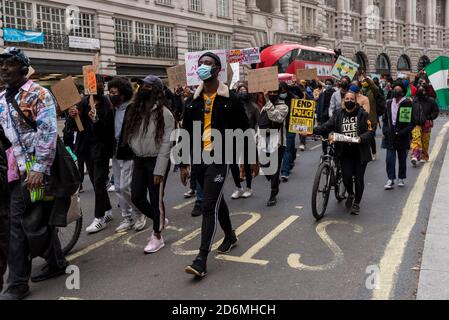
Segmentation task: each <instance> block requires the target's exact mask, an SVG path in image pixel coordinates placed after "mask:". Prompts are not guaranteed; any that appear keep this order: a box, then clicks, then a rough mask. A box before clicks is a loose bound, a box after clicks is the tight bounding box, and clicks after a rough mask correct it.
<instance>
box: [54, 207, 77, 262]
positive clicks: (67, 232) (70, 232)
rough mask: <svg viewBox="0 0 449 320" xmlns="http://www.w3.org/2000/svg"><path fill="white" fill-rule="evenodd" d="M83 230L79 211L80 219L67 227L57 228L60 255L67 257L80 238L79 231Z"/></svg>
mask: <svg viewBox="0 0 449 320" xmlns="http://www.w3.org/2000/svg"><path fill="white" fill-rule="evenodd" d="M82 228H83V213H82V211H81V217H79V218H78V219H77V220H75V221H74V222H72V223H71V224H69V225H67V227H65V228H58V237H59V241H60V242H61V249H62V253H63V254H64V255H65V256H67V255H68V254H69V253H70V251H72V249H73V248H74V247H75V245H76V243H77V242H78V240H79V238H80V236H81V230H82Z"/></svg>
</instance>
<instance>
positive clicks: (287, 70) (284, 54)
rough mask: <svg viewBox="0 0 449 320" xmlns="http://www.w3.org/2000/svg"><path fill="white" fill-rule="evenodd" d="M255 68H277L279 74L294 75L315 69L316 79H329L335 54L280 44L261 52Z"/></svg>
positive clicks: (324, 49)
mask: <svg viewBox="0 0 449 320" xmlns="http://www.w3.org/2000/svg"><path fill="white" fill-rule="evenodd" d="M260 57H261V63H259V64H258V65H257V68H267V67H273V66H277V67H278V69H279V73H280V74H295V73H296V70H297V69H301V70H304V69H317V72H318V77H319V78H320V79H321V80H325V79H327V78H330V77H331V71H332V68H333V66H334V64H335V52H334V51H333V50H330V49H326V48H323V47H308V46H303V45H299V44H291V43H282V44H276V45H272V46H270V47H267V48H266V49H264V50H263V51H262V52H261V55H260Z"/></svg>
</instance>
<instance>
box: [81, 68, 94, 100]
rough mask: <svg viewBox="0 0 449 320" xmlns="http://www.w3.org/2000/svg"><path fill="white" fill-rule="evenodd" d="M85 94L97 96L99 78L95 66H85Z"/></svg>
mask: <svg viewBox="0 0 449 320" xmlns="http://www.w3.org/2000/svg"><path fill="white" fill-rule="evenodd" d="M83 76H84V91H85V94H97V76H96V72H95V68H94V66H83Z"/></svg>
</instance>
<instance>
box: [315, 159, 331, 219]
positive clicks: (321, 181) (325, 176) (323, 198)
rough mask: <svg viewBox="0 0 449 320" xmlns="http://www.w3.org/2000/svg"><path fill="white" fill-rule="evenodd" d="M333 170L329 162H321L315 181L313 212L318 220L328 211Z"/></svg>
mask: <svg viewBox="0 0 449 320" xmlns="http://www.w3.org/2000/svg"><path fill="white" fill-rule="evenodd" d="M331 170H332V169H331V167H330V166H329V164H328V163H326V162H323V163H321V164H320V166H319V167H318V171H317V173H316V175H315V181H314V182H313V189H312V213H313V216H314V217H315V219H316V220H317V221H319V220H321V219H323V217H324V214H325V213H326V209H327V204H328V202H329V195H330V191H331V181H330V180H331V179H330V177H331Z"/></svg>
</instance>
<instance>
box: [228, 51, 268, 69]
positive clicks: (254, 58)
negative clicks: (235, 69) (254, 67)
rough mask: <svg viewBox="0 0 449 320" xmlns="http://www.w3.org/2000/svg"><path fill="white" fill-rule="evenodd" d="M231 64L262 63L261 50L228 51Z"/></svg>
mask: <svg viewBox="0 0 449 320" xmlns="http://www.w3.org/2000/svg"><path fill="white" fill-rule="evenodd" d="M228 62H229V63H231V64H232V63H237V62H238V63H240V64H247V65H249V64H255V63H260V62H261V59H260V48H258V47H257V48H247V49H234V50H229V51H228Z"/></svg>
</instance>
